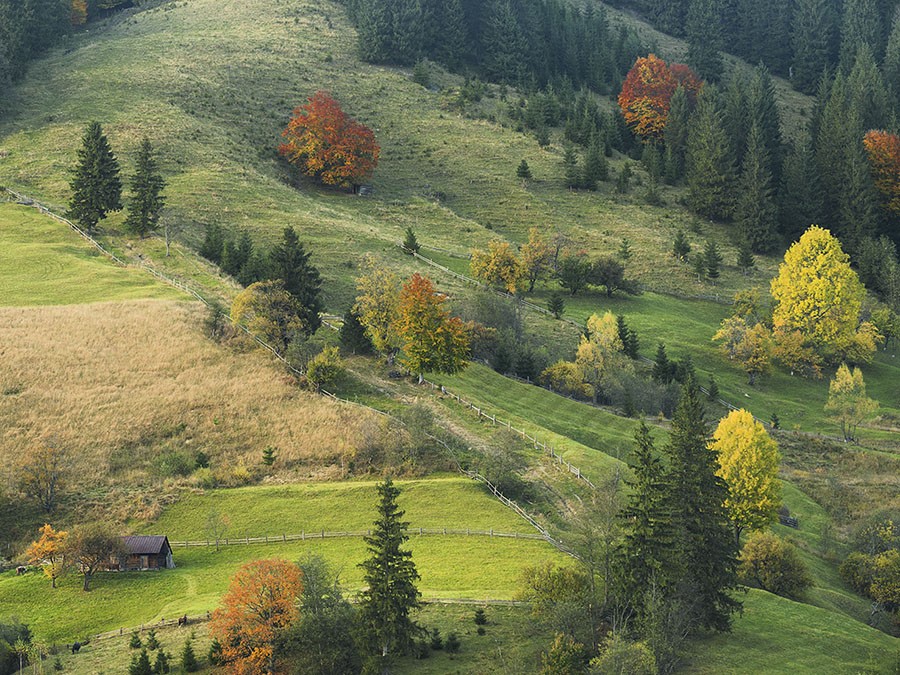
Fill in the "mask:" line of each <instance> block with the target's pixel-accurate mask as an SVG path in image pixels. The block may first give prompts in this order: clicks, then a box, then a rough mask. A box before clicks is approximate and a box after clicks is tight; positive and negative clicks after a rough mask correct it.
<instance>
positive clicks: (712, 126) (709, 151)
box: [687, 87, 734, 220]
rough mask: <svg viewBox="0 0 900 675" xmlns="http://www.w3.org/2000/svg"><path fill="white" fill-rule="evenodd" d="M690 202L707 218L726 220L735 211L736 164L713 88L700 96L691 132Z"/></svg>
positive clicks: (689, 150)
mask: <svg viewBox="0 0 900 675" xmlns="http://www.w3.org/2000/svg"><path fill="white" fill-rule="evenodd" d="M687 187H688V195H687V203H688V206H689V207H690V208H691V210H693V211H695V212H696V213H699V214H700V215H702V216H706V217H707V218H713V219H718V220H727V219H728V218H730V217H731V215H732V213H733V212H734V164H733V161H732V157H731V153H730V152H729V144H728V138H727V136H726V134H725V129H724V127H723V125H722V115H721V113H720V112H719V108H718V105H717V102H716V92H715V89H714V88H713V87H704V88H703V89H702V90H701V91H700V95H699V96H698V97H697V110H696V112H695V113H694V118H693V124H692V125H691V130H690V132H689V134H688V150H687Z"/></svg>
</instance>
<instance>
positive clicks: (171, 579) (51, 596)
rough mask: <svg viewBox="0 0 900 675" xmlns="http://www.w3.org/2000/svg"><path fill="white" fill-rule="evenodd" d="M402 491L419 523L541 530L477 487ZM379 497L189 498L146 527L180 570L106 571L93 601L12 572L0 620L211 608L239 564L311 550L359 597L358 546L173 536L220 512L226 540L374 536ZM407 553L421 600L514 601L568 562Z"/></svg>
mask: <svg viewBox="0 0 900 675" xmlns="http://www.w3.org/2000/svg"><path fill="white" fill-rule="evenodd" d="M400 485H401V487H403V488H405V491H404V494H403V496H402V498H401V501H400V503H401V506H403V507H404V508H405V509H406V519H407V520H408V521H409V522H410V523H411V526H413V527H416V526H421V527H441V526H446V527H448V528H466V527H471V528H473V529H474V528H481V529H489V528H490V527H495V528H497V529H498V530H504V531H508V532H534V530H533V529H532V528H530V527H529V526H528V525H527V523H525V522H524V521H522V520H521V519H520V518H519V517H518V516H516V515H515V514H514V513H513V512H512V511H510V510H508V509H506V508H505V507H504V506H502V505H501V504H500V503H499V502H497V501H496V500H494V499H493V498H492V497H490V496H489V495H488V494H487V493H486V492H484V491H482V490H481V489H480V488H479V487H478V486H477V485H476V484H474V483H472V482H471V481H466V480H464V479H455V478H454V479H446V480H437V481H415V482H401V483H400ZM232 497H233V501H232ZM375 498H376V494H375V491H374V484H373V483H371V482H368V483H347V484H340V485H312V486H279V487H259V488H247V489H237V490H225V491H220V492H214V493H207V494H206V495H200V496H195V497H187V498H185V499H184V500H183V501H182V502H180V503H179V504H177V505H175V506H172V507H170V509H168V510H167V512H166V513H164V515H163V516H162V517H161V518H160V519H159V521H157V522H156V523H155V524H154V525H152V526H150V525H148V526H146V527H145V528H143V530H142V531H144V532H153V533H164V534H167V535H168V536H169V537H170V541H171V542H172V543H173V544H174V545H175V547H174V558H175V563H176V569H174V570H166V571H162V572H127V573H107V574H100V575H98V576H97V577H96V578H95V579H94V582H93V588H92V590H91V591H90V592H89V593H84V592H83V591H82V590H81V579H80V577H79V576H78V575H77V574H72V575H70V576H68V577H66V578H64V579H63V580H62V581H61V583H59V585H58V586H59V587H58V588H57V589H56V590H51V589H50V587H49V583H48V582H47V580H46V579H45V578H44V577H43V576H42V575H41V573H40V572H39V571H33V572H30V573H28V574H27V575H25V576H24V577H16V576H15V573H14V572H9V573H6V574H4V575H0V616H19V617H20V618H21V619H22V621H25V622H26V623H28V624H29V625H30V626H31V627H32V629H33V630H34V631H35V633H36V634H37V635H38V636H40V637H43V638H45V639H48V640H67V639H68V640H72V639H76V638H79V637H82V636H85V635H89V634H94V633H97V632H102V631H106V630H113V629H115V628H118V627H126V628H127V627H130V626H133V625H139V624H141V623H150V622H153V621H158V620H159V619H161V618H172V617H174V616H178V615H181V614H183V613H185V612H187V613H189V614H197V613H200V612H203V611H206V610H209V609H214V608H215V607H216V606H218V601H219V598H220V596H221V594H222V593H223V592H224V591H225V590H226V588H227V587H228V583H229V580H230V578H231V576H232V575H233V574H234V573H235V571H237V569H238V567H239V566H240V565H241V564H243V563H245V562H247V561H249V560H253V559H257V558H272V557H279V558H284V559H287V560H296V559H299V558H300V557H302V556H303V555H305V554H307V553H317V554H320V555H323V556H324V557H326V558H327V559H328V560H330V561H332V562H333V563H334V564H335V565H336V566H337V567H338V568H339V569H340V570H341V578H342V582H343V583H344V585H345V587H346V589H347V590H348V591H349V592H351V593H355V592H356V591H357V590H358V589H359V588H360V587H361V585H362V570H361V569H360V568H359V567H357V565H358V563H360V562H362V560H364V559H365V557H366V547H365V543H364V541H363V540H362V538H358V537H354V538H340V539H324V540H322V539H318V540H315V539H308V540H305V541H299V542H287V543H273V544H269V545H265V544H250V545H249V546H248V545H230V546H227V547H226V546H222V547H221V549H220V550H219V551H218V552H217V551H215V545H214V544H212V545H211V546H210V548H209V549H207V548H205V547H189V548H179V547H178V544H177V540H178V539H180V538H188V537H197V538H200V537H202V535H203V530H202V523H204V522H205V519H206V514H207V511H208V508H209V507H210V506H212V505H213V504H215V505H216V507H217V508H219V509H220V510H221V513H223V514H224V515H225V516H226V517H227V518H228V519H229V520H231V521H232V525H231V527H230V529H229V531H228V533H226V536H228V535H238V534H255V535H258V536H261V535H264V534H267V533H269V534H273V535H279V534H280V533H281V532H282V531H284V530H287V531H288V533H296V534H299V532H300V530H301V529H305V530H306V531H308V532H311V531H316V530H321V529H323V528H324V529H326V530H332V531H334V530H359V529H366V528H367V527H369V526H370V525H371V522H372V520H373V519H374V514H373V511H372V507H373V504H374V500H375ZM291 505H293V506H294V509H293V510H292V509H291ZM248 512H251V513H250V515H248ZM266 521H267V522H268V525H267V524H266ZM410 547H411V549H412V551H413V555H414V560H415V561H416V565H417V567H418V570H419V573H420V574H421V576H422V579H421V582H420V583H419V588H420V590H421V592H422V594H423V596H424V597H466V598H496V599H509V598H511V597H512V595H513V593H514V592H515V589H516V585H517V580H518V578H519V575H520V573H521V570H522V568H523V567H524V566H526V565H534V564H537V563H539V562H541V561H543V560H546V559H552V560H556V561H559V562H560V563H564V564H565V563H566V561H567V560H569V559H568V558H566V557H565V556H563V555H562V554H560V553H559V552H557V551H556V549H554V548H553V547H552V546H551V545H550V544H548V543H546V542H543V541H535V540H524V539H513V538H500V537H490V536H476V535H471V536H466V535H422V536H419V535H414V536H412V537H411V541H410Z"/></svg>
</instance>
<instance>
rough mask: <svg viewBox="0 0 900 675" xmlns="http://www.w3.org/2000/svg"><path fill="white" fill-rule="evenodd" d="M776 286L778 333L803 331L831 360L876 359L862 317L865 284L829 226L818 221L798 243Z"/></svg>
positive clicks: (775, 324) (807, 340) (774, 282)
mask: <svg viewBox="0 0 900 675" xmlns="http://www.w3.org/2000/svg"><path fill="white" fill-rule="evenodd" d="M771 288H772V300H773V301H774V313H773V316H772V321H773V328H774V331H775V335H776V336H779V335H789V334H790V333H791V332H792V331H794V330H798V331H800V334H801V335H802V337H803V341H804V344H810V345H811V346H813V347H814V348H815V350H816V352H817V353H819V354H821V355H822V356H823V358H824V359H825V360H826V361H828V362H831V363H836V362H838V361H840V360H841V359H844V358H847V357H848V356H849V355H852V356H853V358H854V359H856V360H859V359H866V358H868V359H870V358H871V354H872V351H874V350H868V346H869V345H871V344H873V338H872V335H871V330H870V329H869V326H868V325H865V324H864V325H863V327H862V330H860V329H861V326H860V321H859V311H860V307H861V306H862V300H863V297H864V296H865V288H864V287H863V284H862V282H861V281H860V280H859V277H858V276H857V274H856V272H854V271H853V270H852V269H850V257H849V256H848V255H847V254H846V253H844V251H843V250H842V249H841V244H840V242H839V241H838V240H837V239H836V238H835V237H833V236H832V235H831V233H830V232H829V231H828V230H825V229H822V228H821V227H818V226H816V225H813V226H812V227H810V228H809V229H808V230H807V231H806V232H805V233H804V234H803V236H802V237H800V240H799V241H797V242H794V244H793V245H792V246H791V247H790V249H788V252H787V253H785V256H784V262H783V263H782V264H781V267H780V268H779V272H778V276H777V277H775V278H774V279H773V280H772V284H771Z"/></svg>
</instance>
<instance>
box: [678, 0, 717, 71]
mask: <svg viewBox="0 0 900 675" xmlns="http://www.w3.org/2000/svg"><path fill="white" fill-rule="evenodd" d="M685 33H686V36H687V41H688V55H687V61H688V65H689V66H691V68H693V69H694V70H695V71H696V72H697V73H699V74H700V76H701V77H703V79H705V80H709V81H710V82H718V81H719V79H720V78H721V77H722V55H721V54H719V50H720V49H721V48H722V46H723V44H722V27H721V25H720V18H719V11H718V8H717V7H716V0H691V5H690V8H689V9H688V14H687V21H686V24H685Z"/></svg>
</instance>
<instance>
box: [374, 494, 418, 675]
mask: <svg viewBox="0 0 900 675" xmlns="http://www.w3.org/2000/svg"><path fill="white" fill-rule="evenodd" d="M399 494H400V490H399V489H398V488H396V487H394V483H393V481H392V480H391V479H390V477H387V478H385V479H384V482H383V483H379V484H378V496H379V502H378V507H377V508H378V517H377V519H376V520H375V526H374V528H373V529H372V534H371V536H367V537H366V538H365V542H366V547H367V549H368V552H369V557H368V559H367V560H366V561H365V562H363V563H361V565H360V567H362V568H363V569H364V570H365V574H364V576H363V582H364V585H365V590H364V591H363V592H362V593H361V594H360V603H359V617H360V624H361V626H362V629H363V632H364V634H365V636H366V638H367V639H368V641H369V643H370V644H371V646H372V648H373V651H375V653H377V654H378V655H380V657H381V660H382V663H383V664H384V666H385V667H386V666H387V663H388V659H389V658H391V657H393V656H394V654H395V653H401V654H402V653H405V652H406V651H407V650H408V649H409V647H410V646H411V645H412V642H413V639H414V638H415V637H416V635H417V634H418V633H419V632H420V631H421V629H420V628H419V627H418V626H417V625H416V623H415V622H414V621H413V620H412V618H411V617H410V613H411V611H412V610H413V609H415V608H416V607H418V606H419V591H418V589H417V588H416V581H417V580H418V579H419V573H418V572H417V571H416V565H415V563H414V562H413V561H412V553H411V552H410V551H408V550H404V549H403V548H402V547H403V544H404V542H405V541H406V540H407V539H408V538H409V537H408V536H407V535H406V533H405V530H406V528H407V527H409V523H407V522H405V521H403V520H402V518H403V515H404V512H403V511H401V510H400V509H399V508H398V507H397V496H398V495H399Z"/></svg>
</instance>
